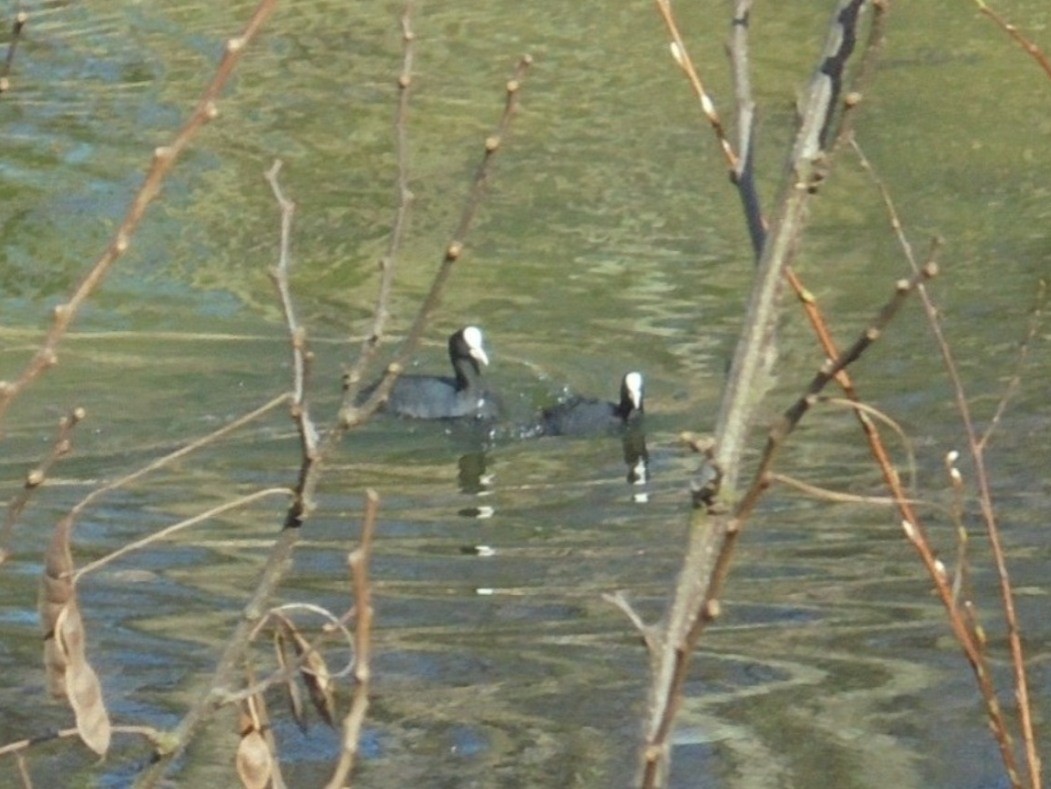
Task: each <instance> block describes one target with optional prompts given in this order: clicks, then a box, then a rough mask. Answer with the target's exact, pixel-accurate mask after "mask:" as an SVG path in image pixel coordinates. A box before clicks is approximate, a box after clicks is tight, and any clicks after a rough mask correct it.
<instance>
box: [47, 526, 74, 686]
mask: <svg viewBox="0 0 1051 789" xmlns="http://www.w3.org/2000/svg"><path fill="white" fill-rule="evenodd" d="M71 530H72V521H71V520H70V519H69V518H68V517H67V518H64V519H63V520H61V521H60V522H59V523H58V524H57V525H56V526H55V532H54V534H53V535H52V537H51V543H50V544H49V545H48V549H47V552H46V553H45V554H44V575H43V577H42V578H41V579H40V595H39V601H38V606H37V607H38V610H39V612H40V627H41V629H42V630H43V631H44V669H45V671H46V672H47V687H48V691H49V692H50V693H51V695H52V696H55V697H56V698H63V697H65V695H66V680H65V673H66V657H65V648H64V647H61V646H59V645H58V644H57V643H56V640H55V632H56V623H57V622H58V620H59V618H60V617H62V616H64V615H65V614H66V610H67V606H68V605H69V604H70V601H72V600H74V599H75V595H76V592H75V590H74V589H73V569H74V568H73V554H72V552H71V551H70V547H69V536H70V532H71ZM77 620H78V621H77V622H75V623H73V624H79V615H78V616H77ZM81 643H83V638H82V637H81ZM81 648H82V647H81Z"/></svg>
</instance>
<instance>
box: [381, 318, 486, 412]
mask: <svg viewBox="0 0 1051 789" xmlns="http://www.w3.org/2000/svg"><path fill="white" fill-rule="evenodd" d="M449 361H451V362H452V366H453V371H454V373H455V376H453V377H449V376H438V375H403V376H401V377H400V378H398V380H397V381H396V382H395V384H394V388H393V389H391V392H390V396H389V397H388V398H387V406H386V407H387V410H388V411H391V412H393V413H395V414H400V415H402V416H408V417H413V418H415V419H455V418H459V417H479V418H487V419H488V418H493V417H496V416H497V415H498V413H499V410H500V409H499V401H498V399H497V397H496V395H495V394H494V393H493V392H492V391H490V390H489V388H488V387H487V386H486V384H485V381H484V379H483V377H482V367H483V366H487V365H488V364H489V356H488V355H487V354H486V352H485V349H484V348H483V346H482V331H481V329H479V328H478V327H477V326H465V327H464V328H462V329H460V330H459V331H457V332H454V333H453V334H452V335H451V336H450V337H449Z"/></svg>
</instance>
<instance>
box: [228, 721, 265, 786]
mask: <svg viewBox="0 0 1051 789" xmlns="http://www.w3.org/2000/svg"><path fill="white" fill-rule="evenodd" d="M236 764H237V775H238V777H239V778H240V779H241V784H242V785H243V786H245V787H247V789H265V787H266V786H267V784H269V783H270V777H271V774H272V771H273V756H272V755H271V753H270V748H269V746H267V744H266V739H265V738H264V737H263V735H262V734H260V733H259V731H258V730H257V729H252V728H249V729H248V730H247V731H246V732H245V733H244V735H243V736H242V737H241V742H240V743H239V744H238V746H237V757H236Z"/></svg>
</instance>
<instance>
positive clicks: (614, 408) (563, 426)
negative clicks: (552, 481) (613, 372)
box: [539, 372, 642, 436]
mask: <svg viewBox="0 0 1051 789" xmlns="http://www.w3.org/2000/svg"><path fill="white" fill-rule="evenodd" d="M641 416H642V374H641V373H635V372H632V373H628V374H627V375H625V376H624V379H623V380H622V381H621V383H620V402H619V403H609V402H606V401H605V400H594V399H591V398H585V397H574V398H573V399H571V400H567V401H566V402H564V403H561V404H559V405H557V406H554V407H553V408H548V409H545V410H544V411H543V413H542V414H541V415H540V431H539V432H540V434H541V435H548V436H586V435H592V434H597V433H606V432H612V431H615V430H621V429H623V428H624V427H626V426H628V425H630V424H632V423H634V422H636V421H637V420H638V419H639V417H641Z"/></svg>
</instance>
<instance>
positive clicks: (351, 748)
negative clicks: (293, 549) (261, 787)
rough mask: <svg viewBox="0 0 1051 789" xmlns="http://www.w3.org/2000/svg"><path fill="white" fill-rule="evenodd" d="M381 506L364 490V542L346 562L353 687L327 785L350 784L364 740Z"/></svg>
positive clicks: (371, 492) (333, 787)
mask: <svg viewBox="0 0 1051 789" xmlns="http://www.w3.org/2000/svg"><path fill="white" fill-rule="evenodd" d="M378 510H379V496H378V495H377V494H376V491H374V490H367V491H366V492H365V518H364V521H363V523H362V527H361V542H360V544H359V545H358V547H357V549H356V550H355V551H353V552H352V553H350V555H348V557H347V562H348V564H349V565H350V573H351V576H352V577H353V581H354V611H355V612H356V625H355V628H354V691H353V697H352V699H351V702H350V710H349V711H348V712H347V715H346V717H344V718H343V746H342V750H341V751H340V755H339V762H338V763H337V765H336V769H335V771H334V772H333V774H332V778H331V780H330V781H329V782H328V784H327V787H328V789H340V787H343V786H347V785H348V783H347V777H348V776H349V775H350V772H351V770H353V769H354V760H355V759H356V758H357V754H358V747H359V743H360V741H361V729H362V727H363V726H364V724H365V715H366V714H367V712H368V709H369V687H370V680H371V668H370V664H369V661H370V659H371V653H372V615H373V608H372V583H371V581H370V580H369V562H370V561H371V558H372V538H373V534H374V532H375V530H376V514H377V512H378Z"/></svg>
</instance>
